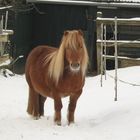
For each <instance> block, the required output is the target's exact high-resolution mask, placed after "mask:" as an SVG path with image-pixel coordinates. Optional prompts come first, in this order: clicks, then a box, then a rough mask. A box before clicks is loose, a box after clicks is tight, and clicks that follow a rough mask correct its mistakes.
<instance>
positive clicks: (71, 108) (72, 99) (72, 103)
mask: <svg viewBox="0 0 140 140" xmlns="http://www.w3.org/2000/svg"><path fill="white" fill-rule="evenodd" d="M81 93H82V90H80V91H79V92H77V93H75V94H72V95H70V102H69V106H68V115H67V119H68V124H69V125H70V124H71V123H74V112H75V108H76V104H77V100H78V98H79V96H80V95H81Z"/></svg>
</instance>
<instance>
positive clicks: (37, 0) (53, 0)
mask: <svg viewBox="0 0 140 140" xmlns="http://www.w3.org/2000/svg"><path fill="white" fill-rule="evenodd" d="M27 2H28V3H46V4H61V5H79V6H103V7H129V8H140V3H126V2H123V3H121V2H120V3H115V2H92V1H70V0H67V1H66V0H65V1H64V0H27Z"/></svg>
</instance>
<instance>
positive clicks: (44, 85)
mask: <svg viewBox="0 0 140 140" xmlns="http://www.w3.org/2000/svg"><path fill="white" fill-rule="evenodd" d="M87 66H88V53H87V49H86V46H85V41H84V37H83V33H82V31H81V30H70V31H64V34H63V36H62V39H61V43H60V47H59V48H54V47H50V46H47V45H42V46H38V47H35V48H34V49H33V50H32V51H31V52H30V54H29V55H28V58H27V61H26V65H25V77H26V81H27V83H28V86H29V98H28V106H27V112H28V113H29V114H30V115H31V116H33V117H34V118H35V119H39V118H40V117H41V116H43V115H44V103H45V101H46V99H47V97H50V98H52V99H53V100H54V110H55V114H54V122H55V123H56V124H57V125H61V109H62V101H61V98H62V97H66V96H69V105H68V114H67V120H68V124H71V123H74V112H75V108H76V103H77V100H78V98H79V97H80V95H81V93H82V89H83V86H84V83H85V76H86V70H87Z"/></svg>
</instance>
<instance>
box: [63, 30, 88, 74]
mask: <svg viewBox="0 0 140 140" xmlns="http://www.w3.org/2000/svg"><path fill="white" fill-rule="evenodd" d="M62 45H63V47H64V50H65V55H64V57H65V59H66V62H67V64H68V67H69V69H70V71H71V72H73V73H77V72H79V71H82V72H83V74H85V70H86V67H87V61H88V55H87V50H86V47H85V42H84V38H83V33H82V31H81V30H72V31H65V32H64V35H63V39H62Z"/></svg>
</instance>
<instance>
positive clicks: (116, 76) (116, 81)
mask: <svg viewBox="0 0 140 140" xmlns="http://www.w3.org/2000/svg"><path fill="white" fill-rule="evenodd" d="M117 32H118V31H117V17H115V32H114V34H115V99H114V100H115V101H117V88H118V87H117V86H118V85H117V84H118V73H117V69H118V47H117Z"/></svg>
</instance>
